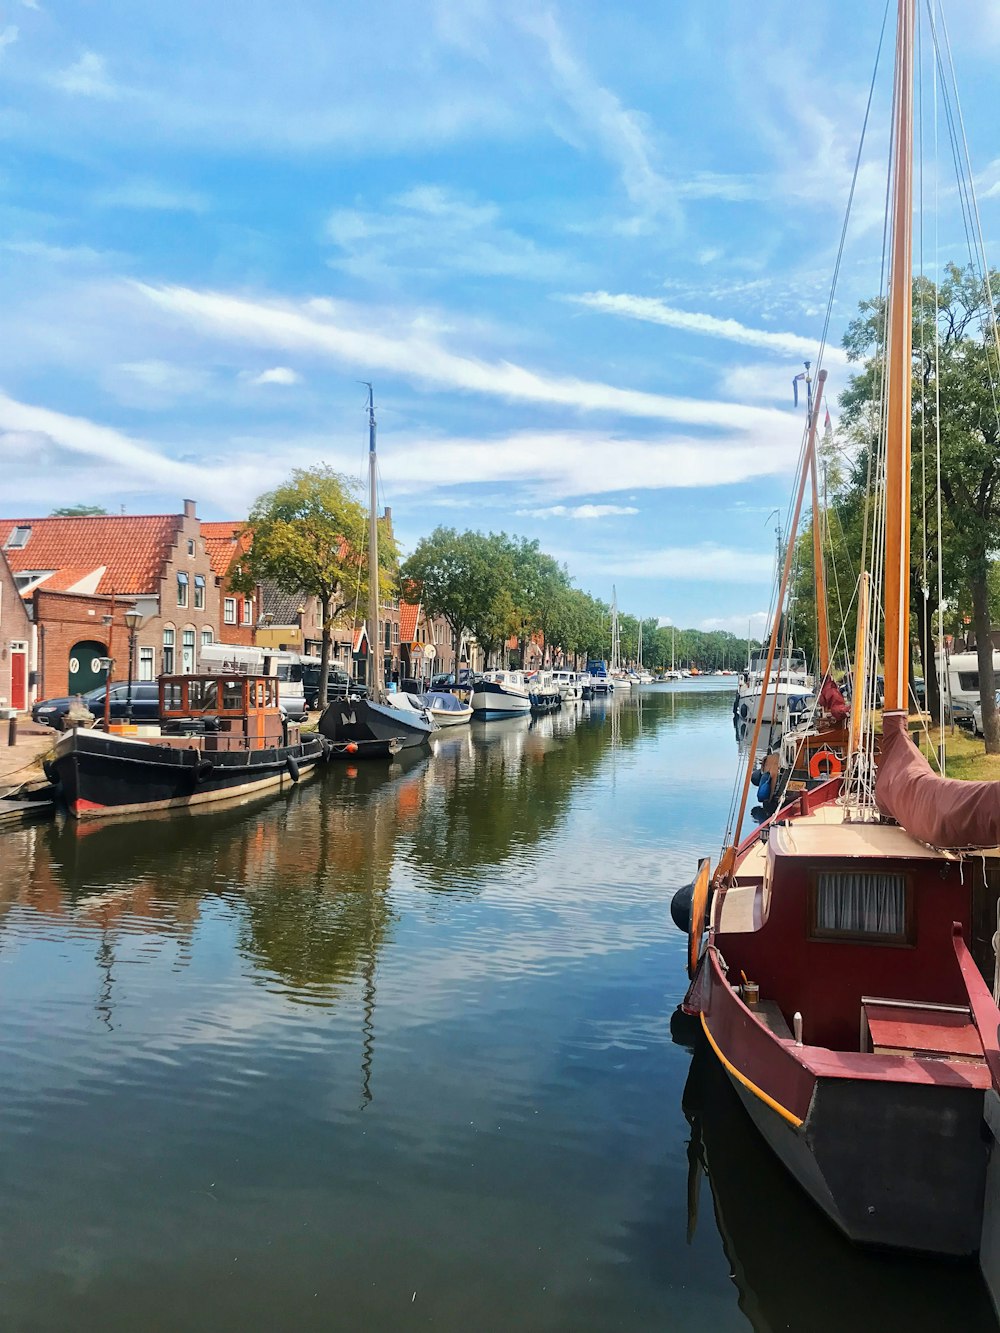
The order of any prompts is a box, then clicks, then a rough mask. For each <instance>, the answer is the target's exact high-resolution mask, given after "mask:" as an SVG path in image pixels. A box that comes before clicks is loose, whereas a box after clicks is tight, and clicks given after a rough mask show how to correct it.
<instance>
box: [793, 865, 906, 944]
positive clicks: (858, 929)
mask: <svg viewBox="0 0 1000 1333" xmlns="http://www.w3.org/2000/svg"><path fill="white" fill-rule="evenodd" d="M811 896H812V904H811V907H812V931H811V934H812V937H813V939H865V940H870V941H875V940H881V941H883V942H884V943H886V944H906V943H908V942H909V938H910V931H909V910H908V909H909V902H908V894H907V885H906V876H905V875H900V874H880V873H872V872H871V871H820V872H819V874H818V875H817V876H816V879H815V882H814V884H813V885H812V895H811Z"/></svg>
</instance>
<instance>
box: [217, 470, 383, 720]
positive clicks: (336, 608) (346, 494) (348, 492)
mask: <svg viewBox="0 0 1000 1333" xmlns="http://www.w3.org/2000/svg"><path fill="white" fill-rule="evenodd" d="M366 526H367V514H366V511H365V509H364V506H363V505H362V504H361V503H360V501H359V500H358V498H357V487H356V486H355V484H354V483H353V482H352V481H351V480H350V479H349V478H347V477H344V476H341V475H340V474H339V473H337V472H335V471H333V469H332V468H329V467H326V466H321V467H317V468H313V469H311V470H309V471H302V470H300V469H296V471H295V472H293V473H292V475H291V477H290V478H289V480H288V481H286V482H284V483H283V484H282V485H281V486H278V487H277V488H276V489H275V490H273V491H268V492H267V493H266V494H264V495H261V496H260V497H259V498H258V499H257V501H256V502H255V503H254V506H253V508H252V509H251V511H250V518H249V520H248V523H247V527H248V528H249V530H250V531H251V532H252V533H253V542H252V545H251V548H250V551H249V554H248V555H247V557H246V559H245V561H244V562H243V564H242V566H241V568H240V570H239V572H238V576H237V579H236V582H237V583H238V584H239V585H240V586H241V587H248V586H252V585H253V584H254V583H256V582H258V581H259V580H261V579H273V580H274V582H275V583H276V584H277V585H278V586H279V587H280V588H283V589H285V590H286V591H287V592H305V593H308V594H310V595H312V596H314V597H317V598H318V599H319V602H320V606H321V608H322V618H323V631H322V634H323V637H322V643H323V647H322V654H321V658H320V685H319V706H320V707H321V708H323V707H325V705H326V685H327V673H328V670H329V666H330V649H331V644H332V639H333V626H334V622H335V621H336V619H337V617H338V616H339V615H340V614H341V613H342V612H343V611H344V610H345V609H346V608H347V607H348V606H353V605H354V604H355V601H356V600H357V601H358V603H359V604H360V605H364V603H365V600H366V598H367V596H368V579H367V563H366V561H365V560H364V559H363V551H364V549H365V543H366ZM382 526H383V525H380V533H379V567H380V572H381V573H382V583H383V587H382V589H381V591H382V593H383V595H384V594H386V593H388V592H389V591H390V590H391V587H392V582H393V580H392V578H391V577H390V575H389V573H388V571H391V570H394V569H395V567H396V548H395V544H394V542H393V540H392V538H391V535H390V533H389V531H388V529H387V528H386V529H385V531H382V530H381V528H382ZM375 638H376V628H375V627H374V626H369V641H370V645H371V650H372V651H373V652H374V651H375V650H376V643H375Z"/></svg>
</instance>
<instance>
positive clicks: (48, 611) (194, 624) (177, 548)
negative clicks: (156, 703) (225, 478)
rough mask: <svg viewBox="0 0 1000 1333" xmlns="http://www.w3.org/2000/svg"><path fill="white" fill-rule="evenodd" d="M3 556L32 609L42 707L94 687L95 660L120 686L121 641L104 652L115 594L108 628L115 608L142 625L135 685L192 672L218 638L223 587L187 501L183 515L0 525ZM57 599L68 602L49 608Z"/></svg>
mask: <svg viewBox="0 0 1000 1333" xmlns="http://www.w3.org/2000/svg"><path fill="white" fill-rule="evenodd" d="M0 550H2V551H3V552H4V555H5V556H6V557H7V562H8V563H9V565H10V567H11V570H12V572H13V574H14V580H15V583H16V584H17V586H18V589H19V591H20V593H21V597H22V598H23V599H24V600H26V601H27V600H29V599H30V602H31V607H32V611H33V616H34V621H35V628H36V631H37V634H38V670H39V681H38V692H39V696H40V697H41V696H45V695H50V696H51V695H62V694H68V693H77V692H80V691H82V690H85V689H90V688H92V687H93V686H94V685H95V684H99V683H100V682H101V680H102V679H103V673H102V671H101V669H100V667H99V665H98V667H96V668H95V666H94V663H95V662H96V661H97V659H99V658H101V657H114V658H115V668H114V671H115V675H116V676H117V677H118V678H122V677H123V676H124V675H125V674H126V672H127V669H128V647H127V638H126V641H125V642H124V643H121V644H120V643H119V642H115V643H113V645H112V648H113V651H109V649H108V634H107V626H106V625H105V624H104V617H105V616H108V615H110V614H111V612H110V609H109V608H110V598H111V595H112V594H114V598H115V620H114V624H115V626H117V624H118V615H117V611H118V605H119V603H120V604H121V606H122V610H123V611H124V610H125V609H127V608H128V607H129V606H134V607H135V609H136V610H138V611H139V612H140V613H141V614H142V617H143V619H142V623H141V625H140V626H139V629H138V632H137V634H136V645H135V647H136V652H135V678H136V679H137V680H154V679H155V678H156V676H157V675H159V674H160V672H163V671H167V672H170V671H185V672H191V671H196V670H197V668H198V653H199V650H200V648H201V647H202V646H203V645H204V644H207V643H212V642H213V641H215V640H216V639H218V638H220V637H221V635H220V623H219V622H220V616H221V611H222V607H221V603H220V599H219V595H218V593H219V588H220V586H221V582H222V580H221V578H220V577H219V576H217V575H216V573H215V571H214V569H213V567H212V561H211V558H210V555H209V552H208V548H207V545H206V541H205V538H204V537H203V535H202V531H201V523H200V521H199V519H198V516H197V512H196V508H195V502H194V501H193V500H185V501H184V511H183V513H180V514H122V515H114V516H111V515H102V516H100V517H72V518H21V519H0ZM55 594H65V595H71V596H68V599H67V600H54V595H55ZM109 623H110V622H109ZM49 625H52V627H53V628H52V634H51V642H50V636H49V632H48V627H49ZM74 636H75V637H74ZM114 637H115V639H116V640H117V632H116V633H115V635H114Z"/></svg>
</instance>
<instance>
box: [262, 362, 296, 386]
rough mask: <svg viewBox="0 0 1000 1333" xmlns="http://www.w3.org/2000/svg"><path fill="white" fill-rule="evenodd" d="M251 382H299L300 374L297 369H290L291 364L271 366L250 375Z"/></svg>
mask: <svg viewBox="0 0 1000 1333" xmlns="http://www.w3.org/2000/svg"><path fill="white" fill-rule="evenodd" d="M250 383H251V384H284V385H289V384H301V383H302V376H301V375H300V374H299V373H298V371H297V370H292V368H291V366H272V367H271V369H270V370H262V371H261V372H260V374H259V375H253V376H251V377H250Z"/></svg>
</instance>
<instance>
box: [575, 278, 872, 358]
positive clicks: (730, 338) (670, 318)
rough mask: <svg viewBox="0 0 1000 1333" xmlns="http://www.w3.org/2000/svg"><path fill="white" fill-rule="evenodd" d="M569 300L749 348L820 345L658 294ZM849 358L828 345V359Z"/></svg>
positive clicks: (789, 349)
mask: <svg viewBox="0 0 1000 1333" xmlns="http://www.w3.org/2000/svg"><path fill="white" fill-rule="evenodd" d="M567 300H570V301H572V302H573V303H574V304H576V305H582V306H586V307H587V308H588V309H590V310H598V311H600V312H601V313H602V314H607V315H616V316H618V317H619V318H622V319H636V320H641V321H642V322H643V323H646V324H660V325H663V326H664V327H665V328H671V329H680V330H681V331H682V332H684V333H696V334H701V335H703V336H705V337H708V338H721V339H723V340H724V341H726V342H735V343H742V344H744V345H745V346H747V347H760V348H764V349H766V350H767V351H769V352H775V353H777V354H778V355H781V356H802V357H810V358H815V356H816V351H817V346H818V344H817V342H816V340H815V339H813V338H803V337H802V336H801V335H799V334H797V333H774V332H771V331H770V330H769V329H754V328H750V327H749V326H748V325H746V324H741V323H740V322H739V320H736V319H720V318H719V317H718V316H716V315H708V314H704V313H703V312H700V311H692V310H680V309H678V308H677V307H676V306H671V305H668V304H667V303H666V301H661V300H660V299H659V298H658V297H655V296H635V295H632V294H631V293H628V292H619V293H612V292H583V293H582V294H581V295H579V296H570V297H567ZM846 359H847V358H846V356H845V355H844V353H843V352H842V351H841V350H840V349H839V348H836V347H828V348H827V350H826V360H827V362H830V361H837V362H844V363H846Z"/></svg>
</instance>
